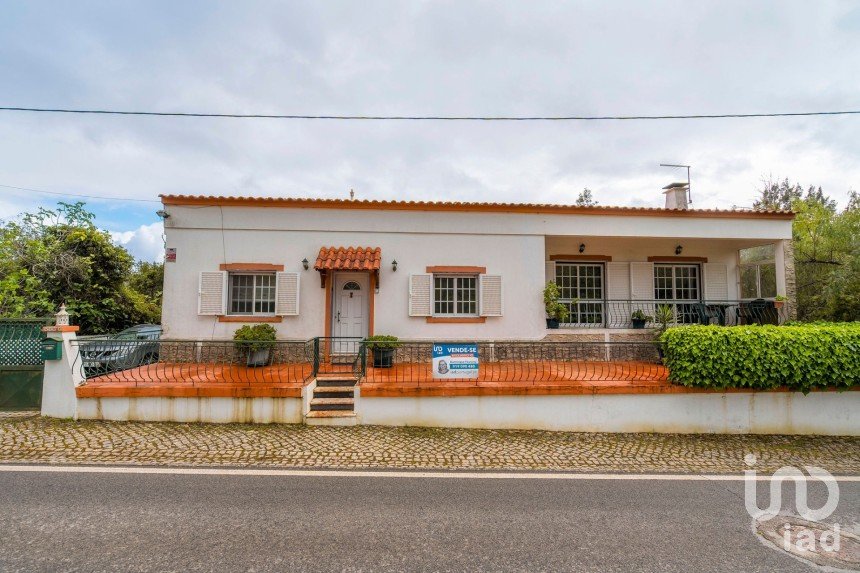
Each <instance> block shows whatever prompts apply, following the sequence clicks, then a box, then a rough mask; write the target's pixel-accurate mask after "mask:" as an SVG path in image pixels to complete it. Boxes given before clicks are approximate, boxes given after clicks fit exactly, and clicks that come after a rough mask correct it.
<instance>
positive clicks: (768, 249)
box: [740, 245, 776, 299]
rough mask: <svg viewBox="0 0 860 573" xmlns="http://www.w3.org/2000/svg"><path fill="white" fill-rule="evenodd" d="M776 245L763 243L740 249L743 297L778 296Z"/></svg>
mask: <svg viewBox="0 0 860 573" xmlns="http://www.w3.org/2000/svg"><path fill="white" fill-rule="evenodd" d="M775 249H776V247H775V246H774V245H762V246H760V247H752V248H749V249H741V250H740V260H741V266H740V272H741V298H742V299H755V298H773V297H775V296H776V250H775Z"/></svg>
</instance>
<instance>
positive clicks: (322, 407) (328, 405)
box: [311, 392, 355, 412]
mask: <svg viewBox="0 0 860 573" xmlns="http://www.w3.org/2000/svg"><path fill="white" fill-rule="evenodd" d="M316 395H317V393H316V392H314V398H312V399H311V412H314V411H326V410H347V411H350V412H354V410H355V408H354V405H355V399H354V398H317V397H316Z"/></svg>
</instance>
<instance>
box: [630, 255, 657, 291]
mask: <svg viewBox="0 0 860 573" xmlns="http://www.w3.org/2000/svg"><path fill="white" fill-rule="evenodd" d="M630 298H631V299H633V300H654V263H630Z"/></svg>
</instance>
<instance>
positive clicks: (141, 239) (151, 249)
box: [110, 222, 164, 262]
mask: <svg viewBox="0 0 860 573" xmlns="http://www.w3.org/2000/svg"><path fill="white" fill-rule="evenodd" d="M163 234H164V225H163V224H162V223H161V222H158V223H152V224H151V225H141V226H140V227H138V228H137V229H135V230H134V231H118V232H111V234H110V235H111V237H112V238H113V240H114V242H115V243H117V244H118V245H121V246H123V247H125V248H126V249H127V250H128V252H130V253H131V254H132V255H133V256H134V258H136V259H138V260H141V261H158V262H160V261H162V260H164V241H163V239H162V235H163Z"/></svg>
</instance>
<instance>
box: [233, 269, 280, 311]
mask: <svg viewBox="0 0 860 573" xmlns="http://www.w3.org/2000/svg"><path fill="white" fill-rule="evenodd" d="M274 313H275V275H274V274H272V273H265V274H231V275H230V314H274Z"/></svg>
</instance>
